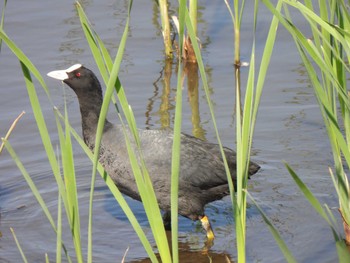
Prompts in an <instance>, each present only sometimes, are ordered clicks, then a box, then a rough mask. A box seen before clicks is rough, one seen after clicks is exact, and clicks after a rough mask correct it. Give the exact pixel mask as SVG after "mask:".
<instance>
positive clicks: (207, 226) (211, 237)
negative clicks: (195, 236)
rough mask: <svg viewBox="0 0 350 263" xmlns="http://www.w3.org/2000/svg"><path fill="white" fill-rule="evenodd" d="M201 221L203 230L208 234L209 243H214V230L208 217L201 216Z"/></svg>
mask: <svg viewBox="0 0 350 263" xmlns="http://www.w3.org/2000/svg"><path fill="white" fill-rule="evenodd" d="M199 219H200V220H201V222H202V226H203V228H204V229H205V231H206V232H207V239H208V242H209V243H211V242H213V240H214V238H215V235H214V232H213V229H212V228H211V226H210V222H209V218H208V217H207V216H200V217H199Z"/></svg>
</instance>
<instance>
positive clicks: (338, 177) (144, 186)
mask: <svg viewBox="0 0 350 263" xmlns="http://www.w3.org/2000/svg"><path fill="white" fill-rule="evenodd" d="M263 2H264V3H265V4H266V6H268V8H269V9H270V10H271V11H272V12H273V14H274V15H275V17H274V18H273V19H272V22H271V25H270V30H269V33H268V36H267V40H266V43H265V48H264V51H263V54H262V59H261V61H260V63H257V61H256V54H255V45H256V40H255V37H254V38H253V43H252V52H251V55H250V61H249V72H248V77H247V85H246V87H242V86H241V81H240V78H241V75H240V67H241V65H242V62H241V58H240V45H241V43H240V28H241V23H242V17H243V15H244V7H245V1H238V0H234V1H233V5H232V7H231V6H230V4H229V3H228V2H226V5H227V7H228V12H229V13H230V14H231V17H232V23H233V35H234V45H233V46H234V50H235V56H234V58H233V61H234V65H235V67H234V74H235V77H236V81H235V83H234V89H235V91H236V97H235V98H233V99H232V102H233V103H235V106H236V107H235V112H236V142H237V171H236V174H237V187H236V189H235V188H234V185H233V183H232V180H231V175H230V171H229V168H228V164H227V161H226V157H225V154H224V151H223V146H222V143H221V139H220V136H219V132H218V128H217V123H216V118H215V112H214V108H213V105H212V102H211V99H210V92H209V85H208V81H207V77H206V72H205V67H204V63H203V59H202V56H201V52H200V47H199V44H198V41H197V35H196V30H197V29H196V19H194V17H195V16H194V15H192V16H191V15H190V12H191V10H188V8H187V3H186V1H185V0H180V1H179V29H178V32H179V38H178V39H179V43H178V46H179V51H180V52H182V51H183V47H184V45H185V43H184V32H185V30H186V32H187V33H188V37H189V39H190V41H191V43H192V46H193V52H194V54H195V57H196V61H197V63H198V69H199V72H200V75H201V80H202V84H203V89H204V92H205V96H206V100H207V104H208V108H209V111H210V114H211V118H212V123H213V126H214V131H215V135H216V138H217V141H218V143H219V145H220V151H221V155H222V158H223V160H224V165H225V170H226V174H227V178H228V182H229V188H230V197H231V202H232V206H233V207H234V211H233V215H232V216H233V217H234V218H235V222H236V247H237V253H238V259H237V260H238V262H246V248H247V245H246V243H247V242H246V209H247V196H248V192H247V182H248V169H249V161H250V154H251V147H252V144H253V135H254V130H255V122H256V118H257V113H258V109H259V103H260V97H261V94H262V90H263V86H264V82H265V77H266V74H267V69H268V66H269V63H270V58H271V55H272V51H273V47H274V43H275V37H276V32H277V30H276V29H277V27H278V23H279V22H280V23H282V24H283V25H284V26H285V27H286V28H287V29H288V30H289V31H290V33H291V35H292V36H293V37H294V40H295V42H296V45H297V48H298V50H299V52H300V54H301V57H302V59H303V62H304V64H305V66H306V68H307V70H308V72H309V75H310V78H311V80H312V83H313V85H314V87H315V94H316V96H317V98H318V101H319V104H320V109H321V112H322V115H323V117H324V120H325V124H326V127H327V131H328V134H329V137H330V141H331V145H332V150H333V156H334V162H335V174H334V175H333V173H334V172H333V171H331V173H330V174H331V176H332V178H333V181H334V185H335V188H336V190H337V193H338V194H339V203H340V210H341V213H342V215H343V218H344V223H346V224H347V225H348V224H349V223H350V205H349V201H350V200H349V191H348V189H349V186H348V181H347V177H346V174H345V171H344V168H343V166H344V162H345V164H346V165H347V166H348V167H349V165H350V152H349V151H350V150H349V149H350V147H349V140H350V119H349V116H350V102H349V97H348V96H349V95H348V93H347V87H346V82H347V80H346V76H347V74H348V72H349V66H348V63H345V62H344V61H345V60H346V59H347V60H349V57H350V52H349V50H350V48H349V43H350V41H349V39H350V33H349V32H348V31H347V29H348V28H349V26H350V19H349V14H348V13H347V12H346V5H345V3H344V1H335V0H333V1H330V2H329V4H327V3H326V2H325V1H324V2H322V1H320V3H323V5H322V6H320V11H321V12H320V13H321V15H320V16H318V15H316V14H315V12H314V11H313V6H312V1H305V5H302V4H300V3H299V2H296V1H287V0H280V1H278V4H277V6H276V7H274V6H273V5H272V4H271V3H270V1H268V0H263ZM192 3H194V4H195V5H196V4H197V3H196V1H193V2H192ZM254 3H255V5H254V16H253V18H252V19H253V20H254V28H253V32H252V33H253V36H255V33H256V25H257V23H258V8H259V1H258V0H256V1H255V2H254ZM283 5H284V7H285V9H284V10H285V14H284V16H282V14H281V9H282V7H283ZM288 6H289V7H293V8H297V9H298V10H299V11H300V12H301V13H302V14H303V15H304V16H305V18H306V19H307V21H308V22H309V23H310V27H311V29H312V32H313V41H310V40H308V39H306V38H305V37H304V36H303V35H302V33H301V32H300V30H298V29H297V28H296V27H295V26H294V25H293V23H292V20H291V17H290V16H289V12H288ZM190 7H191V5H190ZM76 9H77V12H78V15H79V19H80V22H81V26H82V30H83V31H84V34H85V37H86V40H87V42H88V44H89V47H90V49H91V53H92V55H93V57H94V59H95V62H96V65H97V66H98V68H99V71H100V73H101V76H102V78H103V82H104V83H105V86H106V91H105V97H104V100H103V105H102V109H101V113H100V116H101V118H100V119H99V124H98V129H97V136H96V142H95V145H96V148H95V151H94V153H92V152H91V151H90V149H88V147H87V146H86V145H85V144H84V142H83V140H82V139H81V138H80V136H79V135H78V134H77V133H76V131H75V130H74V129H73V128H72V127H71V126H70V123H69V118H68V113H67V109H66V108H65V109H64V113H63V114H62V113H61V112H60V111H59V110H58V109H56V108H55V109H54V114H55V117H56V125H57V132H58V135H59V150H58V152H57V151H56V150H55V149H54V146H53V145H52V142H51V138H50V135H49V133H48V130H47V127H46V122H45V119H44V116H43V113H42V110H41V107H40V101H39V99H38V96H37V93H36V88H35V86H34V83H33V81H32V76H33V77H35V78H36V79H37V80H38V82H39V84H40V86H41V88H43V89H44V90H45V92H46V94H47V97H48V98H49V101H50V102H51V99H50V92H49V89H48V88H47V86H46V84H45V81H44V79H43V78H42V76H41V74H40V73H39V71H38V70H37V69H36V67H35V66H34V65H33V64H32V62H31V61H30V60H29V59H28V58H27V57H26V56H25V54H24V53H23V52H22V51H21V49H20V48H19V47H18V46H17V45H16V44H15V43H14V42H13V41H12V40H11V39H10V38H9V37H8V36H7V35H6V33H5V31H4V29H3V26H2V25H1V27H0V39H1V40H2V41H4V43H5V44H6V45H7V46H8V47H9V48H10V49H11V50H12V51H13V53H14V55H15V56H16V58H17V59H18V60H19V61H20V63H21V66H22V71H23V76H24V78H25V83H26V87H27V91H28V96H29V99H30V102H31V105H32V109H33V114H34V116H35V119H36V122H37V126H38V130H39V133H40V137H41V139H42V143H43V145H44V148H45V151H46V154H47V158H48V160H49V163H50V165H51V168H52V173H53V175H54V178H55V180H56V183H57V187H58V192H59V193H58V207H57V211H58V216H57V219H56V220H55V219H54V218H53V217H52V215H51V213H50V211H49V209H48V208H47V206H46V204H45V202H44V200H43V198H42V197H41V195H40V193H39V190H38V189H37V187H36V186H35V184H34V183H33V181H32V180H31V177H30V175H29V174H28V172H27V171H26V169H25V167H24V166H23V164H22V163H21V161H20V160H19V157H18V155H17V153H16V152H15V150H14V149H13V148H12V146H11V144H10V142H9V141H8V137H5V138H4V139H3V142H4V146H5V147H6V149H7V150H8V152H9V153H10V155H11V156H12V158H13V159H14V160H15V162H16V164H17V166H18V168H19V169H20V170H21V172H22V174H23V176H24V178H25V180H26V181H27V183H28V185H29V187H30V188H31V190H32V191H33V193H34V196H35V197H36V199H37V200H38V202H39V204H40V205H41V207H42V209H43V212H44V213H45V215H46V217H47V218H48V220H49V222H50V224H51V226H52V228H53V230H54V231H55V232H56V234H57V245H56V262H61V261H62V258H61V254H62V250H63V253H64V254H65V257H66V259H67V261H68V262H72V259H71V253H72V252H70V251H69V250H68V249H67V248H66V246H65V244H64V241H63V240H62V231H64V227H62V214H63V213H65V215H66V217H67V219H68V224H69V227H70V232H71V233H72V240H73V244H74V255H75V258H76V260H77V262H84V261H87V262H93V242H92V229H93V225H92V222H93V197H94V185H95V179H96V175H97V173H99V174H100V175H101V177H102V178H103V180H104V181H105V183H106V185H107V186H108V187H109V189H110V191H111V193H112V194H113V196H114V197H115V199H116V200H117V201H118V203H119V204H120V206H121V208H122V209H123V211H124V212H125V214H126V216H127V218H128V219H129V221H130V223H131V225H132V226H133V228H134V230H135V232H136V234H137V235H138V237H139V239H140V241H141V243H142V245H143V246H144V248H145V250H146V252H147V254H148V256H149V257H150V259H151V260H152V262H157V261H158V259H157V257H156V255H155V249H154V248H153V247H152V245H151V240H148V239H147V237H146V235H145V233H144V231H143V230H142V228H141V226H140V224H139V222H138V221H137V219H136V217H135V216H134V214H133V212H132V210H131V209H130V207H129V206H128V204H127V203H126V201H125V199H124V197H123V195H122V194H121V193H120V191H119V190H118V188H117V187H116V186H115V184H114V183H113V181H112V180H111V178H110V177H109V176H108V174H106V172H105V171H104V169H103V168H102V166H101V165H100V164H99V162H98V156H99V146H100V140H101V136H102V130H103V125H104V121H105V117H106V115H107V111H108V105H109V104H110V102H111V101H112V102H113V103H114V104H116V105H117V103H118V105H119V106H120V107H116V108H117V109H121V112H119V111H118V110H117V115H118V117H119V120H120V122H121V123H122V125H123V126H124V130H125V138H126V142H127V148H128V154H129V158H130V162H131V164H132V169H133V173H134V176H135V180H136V183H137V187H138V190H139V192H140V196H141V199H142V203H143V206H144V209H145V212H146V215H147V219H148V222H149V224H150V227H151V230H152V234H153V238H154V241H155V243H156V248H157V249H158V251H159V254H160V257H161V260H162V262H178V261H179V256H178V203H177V199H178V180H179V168H180V143H181V141H180V132H181V122H182V118H181V116H182V73H183V61H182V55H181V54H180V56H179V59H178V67H177V70H178V72H177V91H176V110H175V123H174V141H173V147H172V167H171V226H172V239H171V240H172V244H171V245H172V254H171V253H170V249H169V244H168V240H167V237H166V234H165V230H164V226H163V223H162V217H161V213H160V209H159V206H158V204H157V199H156V196H155V193H154V189H153V186H152V182H151V180H150V177H149V175H148V172H147V167H146V165H145V163H144V162H143V161H142V150H141V149H140V142H139V137H138V131H137V126H136V122H135V118H134V116H133V111H132V107H131V106H130V105H129V103H128V101H127V97H126V93H125V90H124V88H123V86H122V85H121V82H120V81H119V79H118V73H119V69H120V66H121V62H122V58H123V52H124V49H125V47H126V41H127V36H128V27H129V20H130V12H131V9H132V1H130V4H129V6H128V18H127V20H126V21H125V29H124V33H123V35H122V37H121V40H120V44H119V49H118V52H117V54H116V56H115V57H114V58H112V57H111V56H110V54H109V53H108V51H107V49H106V47H105V45H104V44H103V41H102V40H101V39H100V37H99V36H98V34H97V33H96V32H95V31H94V30H93V28H92V27H91V25H90V23H89V21H88V18H87V16H86V14H85V12H84V10H83V8H82V7H81V5H80V4H79V3H76ZM190 9H191V8H190ZM163 11H164V10H163ZM163 11H162V13H163ZM162 16H167V14H165V13H164V15H162ZM2 17H4V15H3V16H2ZM193 19H194V20H193ZM336 22H338V25H337V26H335V23H336ZM257 64H260V67H259V68H258V67H257V66H256V65H257ZM314 65H317V66H318V67H319V68H318V69H315V68H314ZM318 72H321V73H320V74H321V75H320V76H319V77H317V74H318ZM339 108H340V112H339ZM122 114H123V116H124V117H125V120H126V123H124V118H123V117H122ZM128 129H129V130H130V134H132V138H129V137H128V136H127V135H126V134H127V130H128ZM72 140H76V141H77V142H78V143H79V145H80V146H81V147H82V149H83V150H84V152H85V153H86V154H87V156H88V157H89V158H90V159H91V161H92V163H93V170H92V174H91V192H90V202H89V221H88V229H87V230H86V231H87V233H88V243H87V245H86V247H87V256H86V259H85V258H84V254H83V252H82V251H83V247H85V246H84V244H82V242H81V237H80V236H81V231H84V230H83V229H81V226H80V217H79V203H78V191H77V186H76V182H75V172H74V170H75V168H74V154H73V149H72ZM130 140H133V141H135V142H136V143H137V145H138V146H139V148H138V149H137V150H136V151H133V150H132V148H131V147H130ZM139 156H140V157H141V158H140V160H141V162H139V161H138V158H137V157H139ZM341 157H344V158H341ZM287 169H288V170H289V172H290V173H291V175H292V177H293V178H294V180H295V181H296V183H297V184H298V186H299V187H300V189H301V190H302V191H303V193H304V194H305V197H306V198H307V199H308V200H309V201H310V202H311V203H312V204H313V206H314V207H315V209H316V210H317V211H318V212H319V213H320V215H321V216H322V217H323V218H325V219H326V220H327V222H328V223H329V224H330V226H331V228H332V230H333V234H334V237H335V239H336V242H337V243H336V245H337V249H338V253H339V258H340V260H344V262H345V260H349V254H348V253H347V251H346V250H345V249H346V247H345V243H344V242H343V241H342V239H341V236H340V235H339V234H338V233H337V231H336V220H335V218H334V216H333V215H332V213H331V212H330V210H329V209H328V207H326V208H324V207H323V206H322V205H321V204H319V202H318V201H317V199H316V198H314V196H313V195H312V193H311V192H310V191H309V190H308V188H307V187H306V185H305V184H303V182H302V181H301V180H300V179H299V177H298V176H297V175H296V173H295V172H294V171H293V170H292V168H291V167H289V166H287ZM252 200H253V202H255V201H254V199H253V198H252ZM256 205H257V207H258V209H259V211H261V214H262V216H263V219H264V221H265V222H266V223H267V224H268V227H269V229H270V230H271V232H272V234H273V236H274V237H275V239H276V240H277V243H278V245H279V246H280V249H281V251H282V252H283V253H284V255H285V258H286V260H287V261H288V262H295V259H294V258H293V256H292V254H291V253H290V251H289V250H288V247H287V246H286V245H285V243H284V242H283V240H282V239H281V238H280V236H279V234H278V232H277V231H276V229H275V228H274V226H273V224H272V223H271V222H270V221H269V219H268V218H267V217H266V215H265V214H264V213H263V211H262V210H261V209H260V207H259V206H258V204H256ZM18 247H19V249H20V251H21V248H20V246H19V244H18ZM20 253H21V254H22V255H23V260H24V261H25V256H24V253H23V251H21V252H20ZM46 261H47V262H48V256H47V257H46Z"/></svg>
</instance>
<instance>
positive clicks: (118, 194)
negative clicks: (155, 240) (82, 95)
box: [55, 109, 157, 262]
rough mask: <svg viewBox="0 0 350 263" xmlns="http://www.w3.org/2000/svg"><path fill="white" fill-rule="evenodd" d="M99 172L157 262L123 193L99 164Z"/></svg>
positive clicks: (147, 250) (87, 149)
mask: <svg viewBox="0 0 350 263" xmlns="http://www.w3.org/2000/svg"><path fill="white" fill-rule="evenodd" d="M55 114H56V115H57V117H59V118H60V119H61V120H62V121H64V116H62V114H61V113H60V112H59V111H58V110H57V109H56V110H55ZM69 129H70V132H71V134H72V135H73V137H74V139H75V140H76V141H77V142H78V143H79V145H80V146H81V147H82V149H83V150H84V152H85V154H86V155H87V156H88V157H89V158H90V160H91V161H92V160H93V154H92V152H91V150H90V149H89V148H88V147H87V146H86V144H85V143H84V141H83V139H82V138H81V137H80V136H79V134H78V133H77V132H76V131H75V130H74V129H73V128H72V127H71V126H69ZM97 170H98V172H99V173H100V175H101V177H102V179H103V180H104V181H105V183H106V185H107V186H108V188H109V190H110V191H111V193H112V194H113V196H114V198H115V199H116V200H117V201H118V204H119V205H120V207H121V208H122V210H123V212H124V213H125V215H126V217H127V218H128V220H129V222H130V223H131V225H132V226H133V228H134V230H135V232H136V233H137V235H138V237H139V239H140V241H141V243H142V244H143V246H144V248H145V250H146V252H147V254H148V256H149V257H150V259H151V260H152V262H157V258H156V256H155V254H154V253H153V250H152V246H151V245H150V243H149V241H148V239H147V237H146V235H145V233H144V232H143V230H142V228H141V226H140V224H139V222H138V221H137V219H136V217H135V215H134V214H133V212H132V210H131V209H130V207H129V205H128V204H127V202H126V200H125V198H124V197H123V195H122V193H121V192H120V191H119V189H118V188H117V186H116V185H115V184H114V182H113V180H112V179H111V178H110V176H109V175H108V174H106V173H105V171H104V169H103V167H102V165H101V164H100V163H98V165H97Z"/></svg>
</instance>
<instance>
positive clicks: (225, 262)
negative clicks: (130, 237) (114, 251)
mask: <svg viewBox="0 0 350 263" xmlns="http://www.w3.org/2000/svg"><path fill="white" fill-rule="evenodd" d="M167 237H168V240H169V244H171V232H170V231H167ZM178 245H179V262H181V263H193V262H197V263H208V262H215V263H229V262H232V261H231V260H230V257H229V255H228V254H225V253H216V252H214V251H204V250H197V251H193V250H191V244H190V243H189V242H183V241H179V243H178ZM156 256H157V258H158V259H159V261H161V258H160V256H159V254H157V255H156ZM128 262H129V261H128ZM130 262H132V263H147V262H152V261H151V260H150V259H149V258H144V259H138V260H134V261H130Z"/></svg>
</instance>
